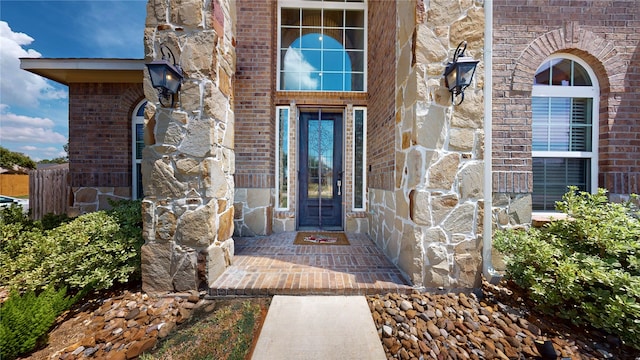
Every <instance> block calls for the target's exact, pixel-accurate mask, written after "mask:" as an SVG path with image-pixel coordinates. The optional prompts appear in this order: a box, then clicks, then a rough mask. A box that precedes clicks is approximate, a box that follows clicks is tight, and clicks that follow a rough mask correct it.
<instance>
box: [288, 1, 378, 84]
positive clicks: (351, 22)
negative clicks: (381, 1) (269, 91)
mask: <svg viewBox="0 0 640 360" xmlns="http://www.w3.org/2000/svg"><path fill="white" fill-rule="evenodd" d="M278 5H279V12H278V25H279V31H280V35H279V37H278V49H279V56H278V69H279V71H278V90H292V91H365V90H366V58H367V57H366V51H365V44H366V14H365V3H364V0H334V1H329V0H324V1H322V0H320V1H309V0H281V1H280V2H279V3H278Z"/></svg>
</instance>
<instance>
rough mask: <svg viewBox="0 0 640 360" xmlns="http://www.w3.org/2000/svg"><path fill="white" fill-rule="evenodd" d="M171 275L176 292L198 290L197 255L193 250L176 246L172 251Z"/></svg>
mask: <svg viewBox="0 0 640 360" xmlns="http://www.w3.org/2000/svg"><path fill="white" fill-rule="evenodd" d="M171 274H172V275H173V276H172V283H173V288H174V289H175V290H176V291H189V290H196V291H197V290H198V283H199V281H198V254H197V252H196V251H195V250H193V249H186V248H183V247H180V246H176V247H175V248H174V251H173V256H172V263H171Z"/></svg>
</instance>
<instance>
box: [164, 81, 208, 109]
mask: <svg viewBox="0 0 640 360" xmlns="http://www.w3.org/2000/svg"><path fill="white" fill-rule="evenodd" d="M156 97H157V95H156ZM201 99H202V90H201V89H200V83H199V82H195V81H183V83H182V86H181V87H180V108H181V109H182V110H184V111H186V112H188V113H193V112H197V111H201V106H200V104H201Z"/></svg>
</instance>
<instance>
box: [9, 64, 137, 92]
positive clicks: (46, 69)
mask: <svg viewBox="0 0 640 360" xmlns="http://www.w3.org/2000/svg"><path fill="white" fill-rule="evenodd" d="M144 64H145V62H144V59H88V58H87V59H53V58H21V59H20V68H21V69H23V70H26V71H29V72H31V73H34V74H37V75H40V76H42V77H45V78H47V79H50V80H53V81H55V82H58V83H60V84H63V85H67V86H68V85H69V84H72V83H142V79H143V71H144Z"/></svg>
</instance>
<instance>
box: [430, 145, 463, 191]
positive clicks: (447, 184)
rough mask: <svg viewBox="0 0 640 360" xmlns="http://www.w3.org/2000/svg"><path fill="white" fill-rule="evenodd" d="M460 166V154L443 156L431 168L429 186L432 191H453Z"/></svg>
mask: <svg viewBox="0 0 640 360" xmlns="http://www.w3.org/2000/svg"><path fill="white" fill-rule="evenodd" d="M459 165H460V155H459V154H456V153H453V154H447V155H445V156H443V157H442V158H441V159H440V160H439V161H438V162H436V163H435V164H433V165H432V166H431V167H430V168H429V170H428V176H427V178H428V185H427V186H428V187H429V188H431V189H442V190H452V186H453V182H454V180H455V177H456V174H457V172H458V166H459Z"/></svg>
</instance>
